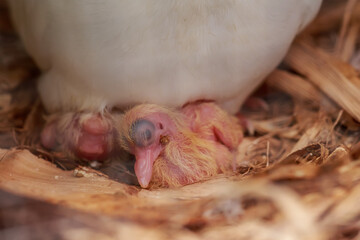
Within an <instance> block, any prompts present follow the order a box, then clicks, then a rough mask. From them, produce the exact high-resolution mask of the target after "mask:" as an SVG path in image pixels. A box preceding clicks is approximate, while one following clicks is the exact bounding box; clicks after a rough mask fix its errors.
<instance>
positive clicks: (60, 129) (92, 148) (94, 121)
mask: <svg viewBox="0 0 360 240" xmlns="http://www.w3.org/2000/svg"><path fill="white" fill-rule="evenodd" d="M114 134H115V130H114V128H113V123H112V119H111V118H110V117H109V116H105V115H100V114H98V113H67V114H63V115H61V116H58V115H53V116H51V118H50V119H49V120H48V123H47V124H46V126H45V127H44V129H43V131H42V133H41V143H42V145H43V146H44V147H45V148H47V149H51V150H60V151H64V152H66V153H67V154H68V155H70V156H71V157H75V158H77V159H79V160H83V161H86V162H93V161H99V162H102V161H104V160H105V159H106V158H108V156H109V155H110V154H111V152H112V151H113V148H114V139H115V135H114Z"/></svg>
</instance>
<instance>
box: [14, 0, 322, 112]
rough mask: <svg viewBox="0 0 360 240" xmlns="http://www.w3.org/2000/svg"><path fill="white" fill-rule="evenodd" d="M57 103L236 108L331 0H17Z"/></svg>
mask: <svg viewBox="0 0 360 240" xmlns="http://www.w3.org/2000/svg"><path fill="white" fill-rule="evenodd" d="M8 2H9V5H10V7H11V11H12V16H13V19H14V22H15V25H16V27H17V29H18V31H19V34H20V36H21V38H22V39H23V41H24V44H25V47H26V49H27V50H28V52H29V53H30V55H31V56H32V57H33V58H34V59H35V61H36V63H37V64H38V66H39V67H40V68H41V70H42V71H43V74H42V76H41V77H40V79H39V92H40V95H41V98H42V101H43V103H44V105H45V107H46V108H47V110H48V111H49V112H57V111H60V112H64V111H80V110H93V111H102V110H103V109H104V108H106V107H112V106H117V107H128V106H131V105H134V104H137V103H144V102H149V103H155V104H160V105H165V106H182V105H183V104H185V103H187V102H191V101H196V100H199V99H208V100H215V101H216V102H218V103H219V104H220V105H222V106H223V107H224V108H225V109H227V110H228V111H229V112H234V111H236V110H238V108H239V107H240V105H241V104H242V102H243V101H244V99H245V98H246V97H247V96H248V95H249V94H250V93H251V91H252V90H254V88H255V87H256V86H258V85H259V84H260V82H261V81H262V80H263V79H264V77H265V76H266V75H267V74H268V73H269V72H270V71H271V70H272V69H274V68H275V67H276V65H277V64H279V62H280V61H281V59H282V58H283V57H284V55H285V54H286V51H287V49H288V47H289V45H290V44H291V42H292V40H293V39H294V37H295V35H296V34H297V33H298V32H299V31H300V30H301V29H303V28H304V26H305V25H306V24H307V23H308V22H309V21H311V19H312V18H313V17H314V16H315V14H316V12H317V11H318V9H319V7H320V4H321V0H271V1H270V0H251V1H250V0H248V1H245V0H221V1H219V0H143V1H134V0H106V1H105V0H76V1H59V0H47V1H36V0H10V1H8Z"/></svg>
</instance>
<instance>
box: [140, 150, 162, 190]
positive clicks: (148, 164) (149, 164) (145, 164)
mask: <svg viewBox="0 0 360 240" xmlns="http://www.w3.org/2000/svg"><path fill="white" fill-rule="evenodd" d="M160 151H161V149H159V148H148V149H135V158H136V161H135V166H134V169H135V174H136V177H137V179H138V182H139V184H140V186H141V187H142V188H147V187H148V186H149V183H150V180H151V177H152V170H153V164H154V162H155V160H156V159H157V158H158V156H159V154H160Z"/></svg>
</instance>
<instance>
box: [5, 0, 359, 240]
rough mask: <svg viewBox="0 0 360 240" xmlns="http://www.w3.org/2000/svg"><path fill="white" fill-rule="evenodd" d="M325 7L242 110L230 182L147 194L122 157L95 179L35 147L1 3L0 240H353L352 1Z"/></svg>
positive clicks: (37, 117) (29, 106)
mask: <svg viewBox="0 0 360 240" xmlns="http://www.w3.org/2000/svg"><path fill="white" fill-rule="evenodd" d="M325 2H326V3H325V6H324V7H323V9H322V11H321V13H320V15H319V17H318V18H317V19H316V20H315V21H314V23H313V24H312V25H311V26H309V28H308V29H307V30H305V31H304V33H303V34H302V36H300V37H299V38H298V39H297V40H296V41H295V42H294V44H293V45H292V46H291V48H290V50H289V53H288V55H287V56H286V58H285V61H284V63H283V64H282V66H281V69H276V70H275V71H274V72H273V73H272V74H270V76H269V77H268V78H267V79H266V81H265V82H264V85H263V86H262V87H261V88H260V90H259V91H258V92H257V93H256V96H257V97H259V98H261V99H262V104H260V105H259V106H258V107H254V106H253V107H247V106H245V107H244V108H243V109H242V111H241V115H242V116H245V117H246V118H247V119H248V120H249V126H250V128H249V129H250V130H249V132H248V133H247V134H246V137H245V138H244V140H243V142H242V144H240V145H239V147H238V154H237V157H236V160H235V172H234V173H233V174H230V175H219V176H217V177H215V178H212V179H209V180H207V181H203V182H199V183H195V184H191V185H188V186H184V187H181V188H175V189H166V188H160V189H150V190H149V189H141V188H139V187H138V186H137V185H136V184H134V181H133V179H136V178H135V177H134V175H133V173H132V172H131V170H129V168H128V167H127V166H126V164H123V161H124V159H125V158H127V156H126V155H124V156H119V159H114V160H113V161H112V163H111V164H109V165H107V166H106V167H105V168H102V169H99V170H94V169H91V168H89V167H88V166H80V165H79V164H78V163H76V162H73V161H71V159H69V158H67V157H66V156H64V155H63V154H62V153H59V152H49V151H47V150H45V149H43V148H42V147H41V146H40V144H39V133H40V130H41V128H42V125H43V122H44V121H43V114H44V112H43V109H42V106H41V103H40V101H39V99H38V96H37V94H36V88H35V83H34V79H35V78H36V76H37V74H38V70H37V69H36V67H35V66H34V64H33V63H32V61H31V60H30V59H29V57H28V56H27V55H26V53H25V51H24V49H23V47H22V45H21V43H20V41H19V39H18V38H17V36H16V34H15V33H14V31H13V29H12V28H11V25H9V20H8V16H7V14H6V13H7V9H6V5H5V4H4V3H3V2H2V1H1V0H0V13H1V14H0V197H1V201H0V238H1V239H18V238H21V239H41V238H46V239H51V238H61V239H160V240H161V239H184V240H185V239H189V240H190V239H194V240H195V239H276V240H282V239H284V240H285V239H309V240H310V239H311V240H318V239H319V240H322V239H344V240H345V239H359V238H360V232H359V231H360V205H359V198H360V124H359V121H360V78H359V73H358V71H357V70H356V69H360V48H359V43H360V40H359V37H358V35H359V26H360V3H358V1H356V0H349V1H334V0H333V1H325ZM128 163H130V165H131V164H133V162H132V161H131V159H130V160H128ZM125 179H127V180H125ZM129 179H130V180H129ZM131 179H132V180H131ZM128 183H132V184H128ZM14 195H17V196H16V197H15V196H14ZM34 206H36V207H34ZM18 209H21V213H22V214H21V215H20V214H18V211H15V210H18ZM44 213H49V214H44ZM50 213H51V214H50ZM44 236H45V237H44Z"/></svg>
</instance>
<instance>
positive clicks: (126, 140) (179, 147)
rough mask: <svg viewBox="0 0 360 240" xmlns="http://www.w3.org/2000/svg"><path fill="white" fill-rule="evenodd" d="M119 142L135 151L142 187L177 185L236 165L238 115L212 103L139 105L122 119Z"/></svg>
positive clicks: (136, 165)
mask: <svg viewBox="0 0 360 240" xmlns="http://www.w3.org/2000/svg"><path fill="white" fill-rule="evenodd" d="M119 130H120V132H121V133H122V137H121V139H120V140H121V145H122V146H123V147H124V148H125V149H127V150H128V151H129V152H131V153H132V154H134V155H135V158H136V162H135V174H136V176H137V179H138V182H139V183H140V185H141V187H143V188H147V187H149V186H151V187H160V186H162V187H163V186H167V187H177V186H182V185H186V184H190V183H194V182H197V181H200V180H203V179H206V178H209V177H211V176H214V175H215V174H218V173H221V172H224V173H226V172H228V171H231V170H232V169H233V164H234V161H235V153H236V148H237V146H238V145H239V144H240V142H241V140H242V129H241V126H240V124H239V122H238V119H237V118H235V117H233V116H232V115H230V114H228V113H227V112H225V111H224V110H222V109H221V108H220V107H218V106H217V105H216V104H215V103H213V102H198V103H192V104H188V105H186V106H185V107H183V108H182V109H181V110H180V111H179V110H171V109H168V108H164V107H161V106H159V105H154V104H142V105H138V106H136V107H134V108H132V109H131V110H129V111H128V112H126V113H125V115H124V117H123V118H122V120H121V121H120V126H119Z"/></svg>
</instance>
